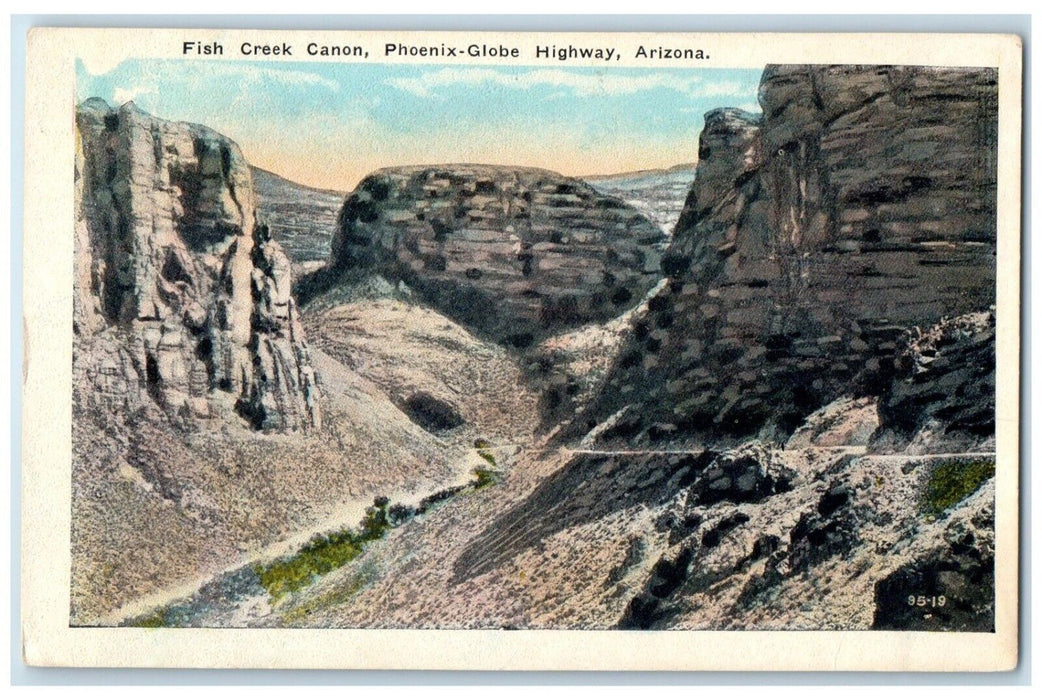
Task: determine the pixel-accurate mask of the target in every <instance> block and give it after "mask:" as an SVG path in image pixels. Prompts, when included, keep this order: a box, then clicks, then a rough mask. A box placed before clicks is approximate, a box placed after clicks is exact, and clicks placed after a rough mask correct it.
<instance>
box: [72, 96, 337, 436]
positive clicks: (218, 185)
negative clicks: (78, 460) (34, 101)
mask: <svg viewBox="0 0 1042 700" xmlns="http://www.w3.org/2000/svg"><path fill="white" fill-rule="evenodd" d="M76 125H77V135H78V150H77V158H76V203H77V204H76V206H77V218H76V231H75V233H76V266H77V267H76V281H75V315H74V324H75V327H74V330H75V333H76V355H75V359H74V365H75V368H76V372H77V383H78V386H79V385H82V387H81V388H82V389H83V391H82V395H83V397H84V398H85V400H86V401H89V402H91V403H93V404H97V405H99V406H102V407H103V408H105V409H106V410H117V411H131V412H132V411H135V410H138V409H141V408H143V407H150V406H154V407H157V408H159V409H160V410H161V411H162V412H163V413H165V414H166V415H167V416H168V417H169V418H170V419H171V420H173V421H174V422H175V423H177V424H180V425H182V426H185V427H188V426H191V425H195V424H197V423H198V422H199V421H204V420H206V419H208V418H212V417H216V416H217V415H219V414H220V412H221V410H222V406H224V405H226V404H230V405H232V406H234V408H235V410H237V411H238V413H239V414H240V415H242V416H243V417H245V418H246V419H247V420H248V421H249V422H250V423H251V424H252V425H253V426H254V427H255V428H257V429H263V430H279V431H281V430H298V429H305V428H308V427H311V426H314V425H317V424H318V423H319V421H320V418H319V407H318V403H317V401H318V395H317V389H316V384H315V376H314V372H313V370H312V368H311V365H310V359H309V356H308V348H307V344H306V342H305V339H304V335H303V330H302V326H301V324H300V320H299V317H298V311H297V307H296V303H295V302H294V300H293V297H292V296H291V293H290V289H291V280H290V265H289V261H288V259H287V258H286V256H285V254H284V253H283V252H282V249H281V248H280V247H279V245H278V244H277V243H276V242H275V241H274V240H272V236H271V232H270V231H269V229H268V227H267V226H266V225H264V224H263V223H260V222H258V221H257V220H256V218H255V212H254V194H253V189H252V183H251V177H250V171H249V168H248V166H247V164H246V161H245V160H244V159H243V157H242V154H241V153H240V151H239V148H238V146H236V145H235V144H234V143H233V142H231V141H230V140H229V139H227V138H225V137H224V136H221V135H220V134H217V133H216V132H214V131H211V130H210V129H207V128H205V127H202V126H197V125H192V124H183V123H172V122H168V121H164V120H162V119H157V118H155V117H152V116H150V115H148V114H146V113H144V112H142V111H140V110H138V109H137V108H136V107H135V106H134V105H133V103H128V104H125V105H123V106H122V107H120V108H118V109H111V108H110V107H109V106H108V105H107V104H105V103H104V102H103V101H101V100H98V99H91V100H88V101H86V102H84V103H83V104H82V105H81V106H80V108H79V110H78V112H77V119H76Z"/></svg>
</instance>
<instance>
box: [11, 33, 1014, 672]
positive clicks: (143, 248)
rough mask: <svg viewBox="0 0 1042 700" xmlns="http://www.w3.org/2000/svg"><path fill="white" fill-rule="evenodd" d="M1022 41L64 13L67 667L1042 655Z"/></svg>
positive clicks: (41, 173) (49, 470) (30, 640)
mask: <svg viewBox="0 0 1042 700" xmlns="http://www.w3.org/2000/svg"><path fill="white" fill-rule="evenodd" d="M1021 54H1022V47H1021V43H1020V40H1019V38H1017V37H1015V36H1003V35H986V34H978V35H940V34H902V35H874V34H862V35H853V34H830V35H813V34H777V35H770V34H637V33H625V34H623V33H618V34H598V33H581V34H580V33H502V32H470V31H460V32H388V31H384V32H371V31H370V32H340V31H336V32H333V31H327V32H320V31H314V32H309V31H274V30H265V31H260V30H212V31H210V30H196V29H164V30H158V29H35V30H32V31H31V33H30V35H29V37H28V56H27V76H26V78H27V85H26V90H27V92H26V114H25V125H26V148H27V150H26V154H27V157H26V166H25V192H26V200H25V203H24V206H25V214H26V217H25V229H24V251H25V257H24V299H25V306H24V327H25V365H24V397H25V398H24V412H23V424H24V426H25V432H24V435H23V453H24V463H23V465H22V482H23V486H22V487H23V491H22V498H23V500H22V502H23V506H24V510H23V514H22V517H23V523H24V529H23V532H22V571H23V578H22V581H21V585H22V592H21V593H22V620H21V624H22V635H23V649H24V652H23V653H24V656H25V659H26V662H27V663H29V664H36V665H66V666H127V667H131V666H133V667H156V666H162V667H233V668H251V667H255V668H369V669H377V668H380V669H412V668H420V669H498V670H507V669H543V670H552V669H575V670H594V669H596V670H706V669H715V670H893V671H924V670H930V671H970V670H975V671H995V670H1008V669H1010V668H1013V667H1015V666H1016V664H1017V651H1018V649H1017V619H1018V618H1017V615H1018V570H1017V561H1018V540H1017V532H1018V530H1017V527H1018V522H1019V514H1018V507H1017V497H1018V470H1019V468H1020V464H1019V459H1018V445H1019V413H1018V401H1019V369H1018V354H1019V349H1020V336H1019V313H1020V272H1019V270H1020V248H1019V241H1020V192H1021V181H1020V149H1021V138H1020V129H1021V123H1020V119H1021V108H1022V101H1021V80H1022V75H1021Z"/></svg>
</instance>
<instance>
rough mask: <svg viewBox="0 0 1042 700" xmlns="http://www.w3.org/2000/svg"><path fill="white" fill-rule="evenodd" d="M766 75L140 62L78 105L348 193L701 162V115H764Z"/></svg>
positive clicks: (92, 79)
mask: <svg viewBox="0 0 1042 700" xmlns="http://www.w3.org/2000/svg"><path fill="white" fill-rule="evenodd" d="M760 73H761V71H759V70H734V69H728V70H721V69H717V70H711V69H687V68H683V69H670V68H654V69H644V68H615V67H613V68H610V69H604V68H563V67H552V68H541V67H503V66H467V65H451V66H438V65H426V66H412V65H399V64H351V63H311V62H306V63H305V62H297V63H287V62H254V61H225V60H218V61H205V60H133V61H124V62H122V63H120V64H119V65H118V66H116V67H114V68H111V69H109V70H105V71H97V72H92V71H91V70H90V69H89V67H88V66H85V65H84V64H83V63H82V62H77V100H78V101H82V100H84V99H87V98H88V97H101V98H103V99H105V100H106V101H108V102H109V103H110V104H122V103H123V102H126V101H128V100H134V102H135V103H136V104H137V105H138V106H139V107H140V108H141V109H144V110H145V111H148V112H151V113H152V114H155V115H157V116H160V117H163V118H166V119H173V120H179V121H191V122H197V123H200V124H205V125H207V126H209V127H211V128H213V129H216V130H217V131H219V132H221V133H223V134H225V135H227V136H229V137H231V138H232V139H233V140H235V141H236V142H237V143H238V144H239V145H240V147H241V148H242V149H243V152H244V153H245V155H246V158H247V159H248V160H249V161H250V162H251V163H253V164H255V165H258V166H260V167H262V168H266V169H268V170H273V171H275V172H277V173H279V174H281V175H283V176H285V177H288V178H290V179H292V180H296V181H298V182H302V183H304V184H308V185H313V186H316V187H327V188H333V189H339V190H350V189H352V188H353V187H354V185H355V184H356V183H357V181H358V180H359V179H361V178H362V177H364V176H365V175H366V174H367V173H369V172H371V171H372V170H375V169H377V168H381V167H387V166H392V165H409V164H416V163H451V162H471V163H475V162H477V163H498V164H508V165H527V166H537V167H543V168H548V169H550V170H556V171H558V172H562V173H564V174H566V175H588V174H603V173H612V172H625V171H629V170H639V169H645V168H659V167H668V166H671V165H676V164H678V163H688V162H692V161H694V160H695V159H696V157H697V153H698V134H699V132H700V131H701V129H702V124H703V114H704V113H705V112H706V111H708V110H710V109H713V108H715V107H743V108H745V109H749V110H758V107H757V105H756V91H757V86H758V84H759V79H760Z"/></svg>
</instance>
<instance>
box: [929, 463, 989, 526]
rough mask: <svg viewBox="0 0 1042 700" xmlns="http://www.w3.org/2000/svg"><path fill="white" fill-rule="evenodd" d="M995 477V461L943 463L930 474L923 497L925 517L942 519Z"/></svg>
mask: <svg viewBox="0 0 1042 700" xmlns="http://www.w3.org/2000/svg"><path fill="white" fill-rule="evenodd" d="M993 476H995V462H994V461H993V460H983V459H982V460H973V461H960V460H954V461H950V462H942V463H941V464H938V465H937V466H936V467H934V468H933V471H931V472H930V479H929V481H928V482H927V484H926V492H925V493H924V494H923V501H922V511H923V513H924V514H925V515H930V516H933V517H938V516H940V515H941V514H942V513H943V512H944V511H946V510H948V509H949V508H951V507H952V506H954V505H955V504H956V503H959V502H960V501H962V500H963V499H964V498H966V497H967V496H969V495H971V494H972V493H974V492H975V491H976V490H977V489H979V488H980V487H981V485H982V484H983V483H984V482H985V481H987V480H988V479H990V478H991V477H993Z"/></svg>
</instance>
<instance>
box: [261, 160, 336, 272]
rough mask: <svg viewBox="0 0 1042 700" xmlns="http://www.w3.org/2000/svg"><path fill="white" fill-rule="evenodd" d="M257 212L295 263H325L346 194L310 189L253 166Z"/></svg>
mask: <svg viewBox="0 0 1042 700" xmlns="http://www.w3.org/2000/svg"><path fill="white" fill-rule="evenodd" d="M250 170H251V171H252V173H253V188H254V191H255V192H256V194H257V210H258V212H259V213H260V215H261V217H262V218H264V220H265V221H267V222H268V224H269V225H270V226H271V228H272V230H273V231H274V234H275V238H276V239H277V240H278V241H279V243H280V244H281V245H282V248H283V250H285V251H286V255H288V256H289V258H290V260H292V261H293V262H295V263H305V262H311V261H319V260H320V261H322V262H325V261H326V260H328V259H329V242H330V240H331V239H332V237H333V229H334V228H336V219H337V214H338V213H339V212H340V206H341V205H342V204H343V203H344V199H345V198H346V197H347V194H346V193H344V192H336V191H334V190H319V189H315V188H313V187H307V186H305V185H301V184H299V183H296V182H292V181H290V180H287V179H286V178H284V177H281V176H279V175H276V174H275V173H272V172H268V171H267V170H263V169H261V168H258V167H255V166H250Z"/></svg>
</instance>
